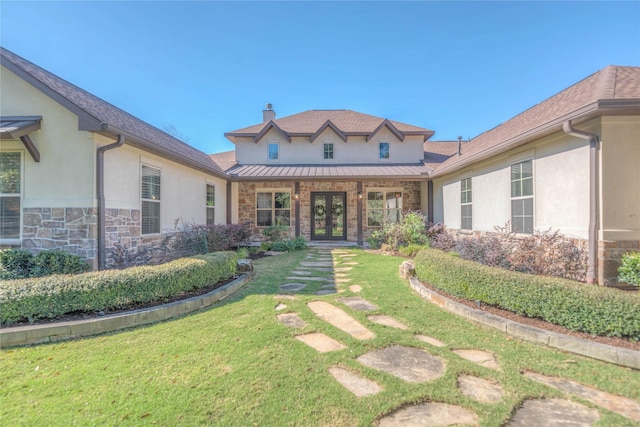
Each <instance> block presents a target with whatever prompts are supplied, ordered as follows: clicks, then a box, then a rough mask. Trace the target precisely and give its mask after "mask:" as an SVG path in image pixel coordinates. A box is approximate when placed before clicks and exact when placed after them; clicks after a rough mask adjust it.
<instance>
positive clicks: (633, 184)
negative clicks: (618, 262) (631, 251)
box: [600, 116, 640, 240]
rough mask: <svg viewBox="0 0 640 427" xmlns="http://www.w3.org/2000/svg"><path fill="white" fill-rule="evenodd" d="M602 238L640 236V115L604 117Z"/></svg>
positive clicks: (601, 167)
mask: <svg viewBox="0 0 640 427" xmlns="http://www.w3.org/2000/svg"><path fill="white" fill-rule="evenodd" d="M600 139H601V164H600V170H601V171H602V172H601V175H600V176H601V181H600V193H601V195H602V196H601V197H602V201H603V203H602V205H601V206H600V212H601V218H600V219H601V226H600V238H601V239H602V240H638V239H640V117H639V116H609V117H603V118H602V133H601V138H600Z"/></svg>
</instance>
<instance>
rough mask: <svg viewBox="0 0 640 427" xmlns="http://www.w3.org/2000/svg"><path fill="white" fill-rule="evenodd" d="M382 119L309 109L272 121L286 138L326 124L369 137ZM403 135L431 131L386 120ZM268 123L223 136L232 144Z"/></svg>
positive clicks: (305, 133)
mask: <svg viewBox="0 0 640 427" xmlns="http://www.w3.org/2000/svg"><path fill="white" fill-rule="evenodd" d="M385 120H387V119H384V118H382V117H376V116H371V115H369V114H363V113H358V112H356V111H351V110H309V111H304V112H302V113H298V114H293V115H291V116H287V117H283V118H281V119H276V120H274V121H273V122H274V123H275V124H276V125H277V128H278V129H280V130H282V131H283V132H284V133H285V134H286V135H288V136H312V135H314V134H315V133H316V132H317V131H318V130H319V129H320V128H322V127H323V126H325V125H326V123H327V121H330V122H331V123H332V124H333V125H334V126H335V127H337V128H338V129H339V130H340V131H342V132H343V133H344V134H346V135H369V134H371V133H372V132H374V131H375V130H376V129H377V128H378V127H379V126H380V125H381V124H383V123H384V122H385ZM387 122H388V123H389V124H391V125H392V126H393V127H395V128H396V129H397V130H398V131H399V132H400V133H402V134H404V135H424V137H425V139H427V138H429V137H430V136H431V135H433V131H431V130H429V129H426V128H421V127H418V126H413V125H408V124H406V123H401V122H397V121H395V120H387ZM266 126H269V124H268V123H259V124H256V125H253V126H249V127H246V128H242V129H238V130H235V131H233V132H228V133H225V136H226V137H227V138H229V139H230V140H231V141H233V139H234V137H236V136H256V135H258V134H260V132H261V131H262V130H263V129H264V128H265V127H266Z"/></svg>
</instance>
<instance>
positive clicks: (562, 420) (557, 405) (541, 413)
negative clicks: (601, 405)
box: [507, 399, 600, 427]
mask: <svg viewBox="0 0 640 427" xmlns="http://www.w3.org/2000/svg"><path fill="white" fill-rule="evenodd" d="M599 419H600V414H599V413H598V411H596V410H595V409H591V408H588V407H586V406H584V405H581V404H579V403H576V402H572V401H570V400H564V399H534V400H527V401H525V402H524V404H523V405H522V407H521V408H520V409H518V410H517V411H516V413H515V414H514V416H513V418H512V419H511V421H510V422H509V423H508V424H507V427H530V426H545V427H567V426H571V427H583V426H584V427H587V426H592V425H593V424H594V423H595V422H596V421H598V420H599Z"/></svg>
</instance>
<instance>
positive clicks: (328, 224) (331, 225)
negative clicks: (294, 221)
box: [311, 192, 347, 240]
mask: <svg viewBox="0 0 640 427" xmlns="http://www.w3.org/2000/svg"><path fill="white" fill-rule="evenodd" d="M346 198H347V195H346V193H335V192H331V193H311V239H312V240H346V238H347V221H346V218H347V204H346Z"/></svg>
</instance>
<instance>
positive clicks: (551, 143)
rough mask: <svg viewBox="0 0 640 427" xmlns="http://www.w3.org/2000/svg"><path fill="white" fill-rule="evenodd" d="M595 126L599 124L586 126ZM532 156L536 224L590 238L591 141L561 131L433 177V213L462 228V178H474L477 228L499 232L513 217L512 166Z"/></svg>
mask: <svg viewBox="0 0 640 427" xmlns="http://www.w3.org/2000/svg"><path fill="white" fill-rule="evenodd" d="M586 126H587V127H588V126H591V127H594V126H597V123H591V124H587V125H586ZM525 160H532V161H533V170H534V172H533V176H534V227H535V229H537V230H546V229H548V228H551V229H554V230H559V231H560V232H561V233H562V234H564V235H566V236H569V237H575V238H582V239H586V238H587V237H588V234H587V233H588V224H589V181H588V172H589V147H588V142H586V141H584V140H581V139H579V138H574V137H569V136H567V135H564V133H556V134H554V135H551V136H549V137H546V138H543V139H541V140H539V141H536V142H535V143H532V144H528V145H526V146H524V147H520V148H518V149H514V150H512V151H510V152H508V153H505V154H503V155H500V156H497V157H495V158H493V159H491V160H488V161H484V162H480V163H478V164H475V165H472V166H471V167H467V168H464V169H462V170H460V171H456V172H455V173H452V174H449V175H447V176H444V177H439V178H436V179H434V217H435V219H436V221H443V222H444V223H445V225H446V226H447V227H448V228H452V229H458V228H460V222H461V218H460V214H461V212H460V211H461V208H460V180H461V179H464V178H469V177H471V179H472V189H473V193H472V195H473V203H472V210H473V230H474V231H494V229H495V227H496V226H503V225H504V224H505V223H506V222H507V221H509V220H510V219H511V165H512V164H515V163H519V162H522V161H525Z"/></svg>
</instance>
